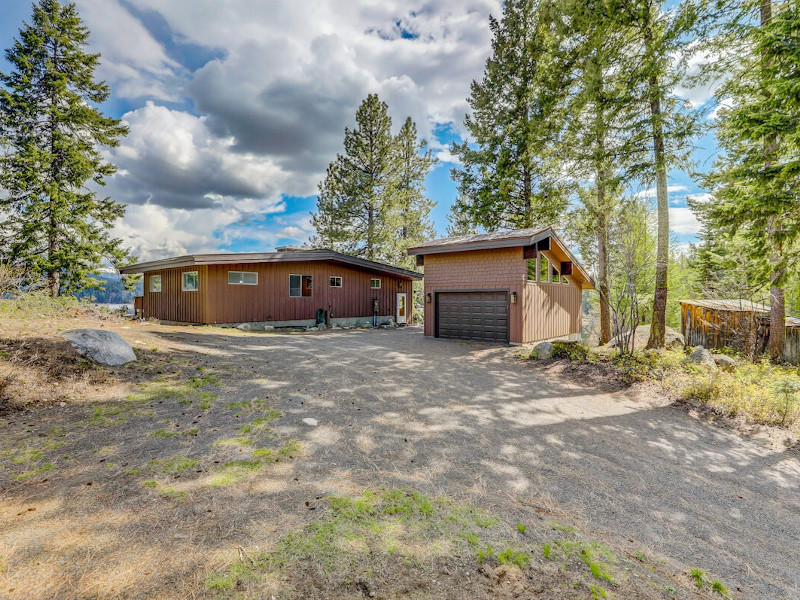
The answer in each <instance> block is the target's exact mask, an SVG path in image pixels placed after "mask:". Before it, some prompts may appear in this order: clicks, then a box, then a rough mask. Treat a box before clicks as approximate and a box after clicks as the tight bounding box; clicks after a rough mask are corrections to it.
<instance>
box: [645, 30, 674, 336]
mask: <svg viewBox="0 0 800 600" xmlns="http://www.w3.org/2000/svg"><path fill="white" fill-rule="evenodd" d="M652 42H653V38H652V34H651V33H650V31H649V30H648V31H647V32H646V34H645V43H646V44H647V45H648V47H649V46H651V45H652ZM648 87H649V90H648V93H649V95H650V118H651V120H652V123H653V159H654V163H655V172H656V200H657V205H658V244H657V246H656V291H655V296H654V298H653V319H652V321H651V322H650V339H648V340H647V347H648V348H663V347H664V333H665V329H666V326H667V269H668V267H669V197H668V194H667V162H666V156H665V151H664V127H663V124H662V122H661V119H662V115H661V89H660V86H659V81H658V76H657V75H652V76H651V77H650V83H649V86H648Z"/></svg>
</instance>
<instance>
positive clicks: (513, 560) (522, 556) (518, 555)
mask: <svg viewBox="0 0 800 600" xmlns="http://www.w3.org/2000/svg"><path fill="white" fill-rule="evenodd" d="M497 560H498V562H499V563H500V564H501V565H506V564H514V565H517V566H518V567H519V568H520V569H521V568H522V567H524V566H525V565H526V564H528V563H529V562H531V555H530V554H528V553H527V552H525V551H515V550H512V549H511V548H506V549H505V550H503V551H502V552H501V553H500V554H498V555H497Z"/></svg>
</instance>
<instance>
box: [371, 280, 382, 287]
mask: <svg viewBox="0 0 800 600" xmlns="http://www.w3.org/2000/svg"><path fill="white" fill-rule="evenodd" d="M369 287H371V288H372V289H373V290H379V289H381V280H380V279H370V280H369Z"/></svg>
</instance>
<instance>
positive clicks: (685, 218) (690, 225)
mask: <svg viewBox="0 0 800 600" xmlns="http://www.w3.org/2000/svg"><path fill="white" fill-rule="evenodd" d="M669 229H670V231H672V232H673V233H678V234H690V235H696V234H698V233H700V221H698V220H697V217H696V216H695V214H694V213H693V212H692V209H690V208H687V207H685V206H684V207H678V206H672V207H670V209H669Z"/></svg>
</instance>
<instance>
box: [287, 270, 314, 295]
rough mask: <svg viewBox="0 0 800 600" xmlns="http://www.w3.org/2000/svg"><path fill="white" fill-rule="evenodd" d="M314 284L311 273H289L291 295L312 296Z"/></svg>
mask: <svg viewBox="0 0 800 600" xmlns="http://www.w3.org/2000/svg"><path fill="white" fill-rule="evenodd" d="M313 287H314V284H313V279H312V277H311V275H289V296H291V297H292V298H301V297H306V298H307V297H310V296H311V293H312V290H313Z"/></svg>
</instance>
